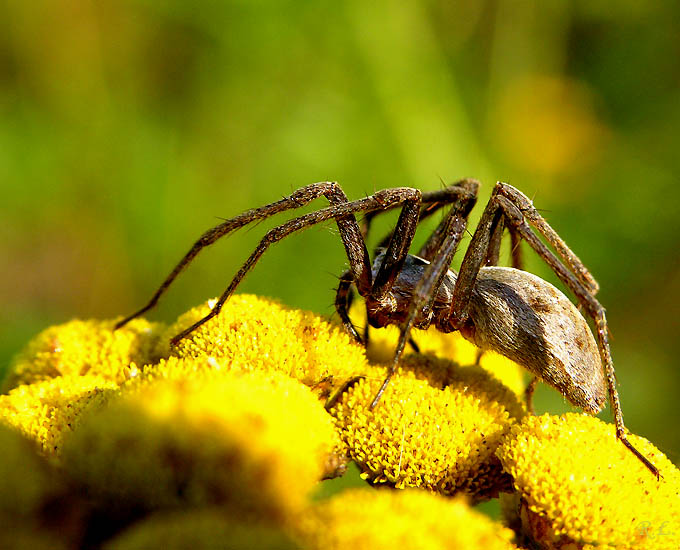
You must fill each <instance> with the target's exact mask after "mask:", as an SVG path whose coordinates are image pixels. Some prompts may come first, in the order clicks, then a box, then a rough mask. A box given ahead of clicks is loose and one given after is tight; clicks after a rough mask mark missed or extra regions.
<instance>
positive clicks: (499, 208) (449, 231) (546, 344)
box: [117, 179, 659, 477]
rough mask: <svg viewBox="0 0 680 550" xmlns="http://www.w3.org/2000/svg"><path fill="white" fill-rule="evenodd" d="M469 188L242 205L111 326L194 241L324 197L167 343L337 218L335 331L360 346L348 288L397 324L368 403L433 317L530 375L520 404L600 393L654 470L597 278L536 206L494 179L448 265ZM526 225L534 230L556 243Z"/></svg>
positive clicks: (303, 194) (320, 190)
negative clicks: (343, 266)
mask: <svg viewBox="0 0 680 550" xmlns="http://www.w3.org/2000/svg"><path fill="white" fill-rule="evenodd" d="M478 188H479V183H478V182H477V181H475V180H472V179H465V180H461V181H459V182H457V183H454V184H452V185H449V186H447V187H445V188H443V189H441V190H438V191H433V192H428V193H421V192H420V191H419V190H417V189H412V188H408V187H396V188H390V189H383V190H381V191H378V192H376V193H374V194H373V195H370V196H367V197H365V198H362V199H358V200H355V201H350V200H348V199H347V196H346V195H345V193H344V192H343V191H342V189H341V188H340V186H339V185H338V184H337V183H334V182H321V183H313V184H311V185H307V186H305V187H302V188H300V189H298V190H296V191H295V192H293V193H292V194H291V195H290V196H288V197H285V198H283V199H281V200H279V201H276V202H273V203H271V204H268V205H266V206H262V207H260V208H254V209H252V210H248V211H246V212H244V213H242V214H240V215H238V216H236V217H234V218H231V219H228V220H226V221H224V222H223V223H221V224H219V225H217V226H216V227H213V228H212V229H209V230H208V231H206V232H205V233H204V234H203V235H202V236H201V237H200V238H199V239H198V240H197V241H196V242H195V243H194V245H193V246H192V247H191V249H190V250H189V252H188V253H187V254H186V255H185V256H184V257H183V258H182V260H181V261H180V262H179V263H178V264H177V265H176V266H175V268H174V269H173V270H172V272H171V273H170V274H169V275H168V277H167V278H166V279H165V281H163V283H162V284H161V286H160V287H159V288H158V290H157V291H156V293H155V294H154V295H153V296H152V298H151V300H150V301H149V303H148V304H147V305H145V306H144V307H143V308H142V309H140V310H139V311H136V312H135V313H133V314H132V315H130V316H129V317H127V318H125V319H123V320H122V321H120V322H119V323H118V324H117V328H118V327H121V326H123V325H124V324H126V323H127V322H128V321H130V320H131V319H134V318H135V317H138V316H139V315H141V314H143V313H144V312H146V311H148V310H149V309H151V308H152V307H154V306H155V305H156V303H157V302H158V299H159V298H160V296H161V295H162V294H163V293H164V292H165V291H166V290H167V288H168V287H169V286H170V284H171V283H172V282H173V281H174V280H175V278H176V277H177V275H179V273H180V272H181V271H182V270H183V269H184V268H185V267H186V266H187V265H188V264H189V263H190V262H191V261H192V260H193V259H194V258H195V257H196V255H197V254H198V253H199V252H200V251H201V250H202V249H203V248H205V247H206V246H209V245H211V244H212V243H214V242H215V241H216V240H217V239H219V238H220V237H223V236H224V235H227V234H228V233H230V232H232V231H234V230H236V229H238V228H240V227H243V226H244V225H247V224H249V223H252V222H254V221H258V220H262V219H264V218H268V217H269V216H272V215H274V214H277V213H279V212H283V211H286V210H290V209H294V208H298V207H301V206H303V205H306V204H308V203H309V202H310V201H312V200H314V199H316V198H318V197H320V196H324V197H326V199H328V201H329V202H330V206H329V207H326V208H322V209H320V210H317V211H314V212H311V213H308V214H304V215H302V216H299V217H296V218H293V219H291V220H289V221H287V222H286V223H283V224H282V225H279V226H277V227H275V228H273V229H271V230H269V231H268V232H267V234H266V235H265V236H264V238H263V239H262V240H261V241H260V243H259V245H258V246H257V248H256V249H255V251H254V252H253V253H252V254H251V255H250V257H249V258H248V259H247V260H246V262H245V263H244V264H243V266H242V267H241V269H239V271H238V272H237V273H236V275H235V276H234V278H233V279H232V281H231V283H230V284H229V287H228V288H227V289H226V290H225V291H224V293H223V294H222V295H221V296H220V298H219V299H218V300H217V303H216V304H215V305H214V307H213V308H212V310H211V311H210V313H209V314H208V315H206V316H205V317H204V318H203V319H201V320H200V321H198V322H197V323H195V324H193V325H192V326H190V327H189V328H187V329H186V330H184V331H182V332H181V333H180V334H178V335H176V336H175V337H174V338H173V339H172V343H177V341H179V340H180V339H182V338H184V337H185V336H187V335H188V334H189V333H191V332H192V331H193V330H195V329H196V328H197V327H199V326H201V325H202V324H203V323H205V322H206V321H208V320H209V319H211V318H212V317H214V316H216V315H217V314H218V313H219V312H220V310H221V308H222V306H223V305H224V303H225V302H226V301H227V300H228V299H229V296H231V294H232V293H233V292H234V290H235V289H236V287H237V286H238V285H239V283H240V282H241V280H242V279H243V278H244V277H245V275H246V274H247V273H248V271H250V269H251V268H252V267H253V266H254V265H255V263H256V262H257V261H258V260H259V259H260V257H261V256H262V254H263V253H264V252H265V251H266V250H267V248H268V247H269V246H270V245H271V244H273V243H275V242H277V241H280V240H281V239H283V238H285V237H287V236H288V235H290V234H291V233H294V232H296V231H299V230H302V229H305V228H308V227H310V226H312V225H314V224H318V223H320V222H324V221H327V220H335V222H336V223H337V225H338V229H339V231H340V236H341V238H342V242H343V244H344V247H345V251H346V253H347V258H348V260H349V269H348V270H347V271H346V272H345V273H343V275H342V276H341V277H340V284H339V287H338V290H337V294H336V300H335V306H336V309H337V311H338V314H339V315H340V318H341V319H342V322H343V324H344V326H345V328H346V329H347V331H348V332H349V333H350V334H351V335H352V336H353V337H354V338H355V339H356V340H357V341H358V342H360V343H363V342H362V338H361V336H360V335H359V333H358V332H357V330H356V328H355V327H354V326H353V324H352V322H351V320H350V318H349V315H348V307H349V303H350V301H351V288H352V287H355V288H356V289H357V291H358V293H359V294H360V295H361V296H362V297H363V298H364V300H365V302H366V313H367V318H368V322H369V324H370V325H371V326H373V327H383V326H385V325H390V324H395V325H398V326H399V327H400V337H399V341H398V344H397V348H396V350H395V354H394V360H393V361H392V363H391V365H390V368H389V371H388V374H387V376H386V378H385V380H384V382H383V384H382V386H381V388H380V390H379V391H378V393H377V394H376V396H375V398H374V400H373V402H372V404H371V408H373V407H375V406H376V405H377V403H378V401H379V400H380V397H381V396H382V394H383V392H384V391H385V388H386V387H387V385H388V384H389V381H390V378H391V377H392V375H393V374H394V372H395V371H396V368H397V366H398V364H399V360H400V357H401V355H402V353H403V351H404V346H405V344H406V342H407V341H409V335H410V331H411V329H412V328H413V327H417V328H423V329H424V328H427V327H429V326H430V325H432V324H433V325H434V326H435V327H436V328H437V329H438V330H440V331H442V332H453V331H456V330H458V331H460V332H461V333H462V335H463V336H464V337H465V338H466V339H468V340H470V341H471V342H473V343H474V344H476V345H477V346H478V347H479V348H481V349H482V350H485V349H491V350H494V351H496V352H498V353H500V354H502V355H504V356H506V357H508V358H510V359H512V360H513V361H515V362H516V363H518V364H520V365H522V366H524V367H525V368H526V369H527V370H529V371H530V372H531V373H532V374H533V375H534V378H533V380H532V381H531V383H530V384H529V386H528V387H527V401H528V402H529V403H530V399H531V395H532V392H533V389H534V387H535V385H536V382H537V381H538V380H539V379H540V380H543V381H544V382H546V383H548V384H550V385H551V386H553V387H555V388H556V389H557V390H558V391H559V392H560V393H562V395H564V396H565V397H566V398H567V399H568V400H569V401H570V402H571V403H572V404H574V405H576V406H578V407H580V408H582V409H584V410H585V411H587V412H588V413H591V414H595V413H597V412H599V411H600V410H602V408H603V407H604V405H605V401H606V394H607V391H608V393H609V402H610V404H611V407H612V410H613V413H614V420H615V423H616V435H617V437H618V439H619V440H620V441H621V442H622V443H623V444H624V445H625V446H626V447H627V448H628V449H629V450H630V451H632V452H633V453H634V454H635V456H636V457H637V458H638V459H639V460H641V461H642V462H643V463H644V465H645V466H646V467H647V468H648V469H649V470H650V471H651V472H652V473H653V474H654V475H656V476H657V477H658V476H659V471H658V470H657V468H656V467H655V466H654V465H653V464H652V463H651V462H650V461H649V460H648V459H647V458H646V457H644V456H643V455H642V454H641V453H640V452H639V451H638V450H637V449H636V448H635V447H634V446H633V445H632V444H631V443H630V441H628V439H627V437H626V428H625V426H624V424H623V414H622V412H621V404H620V402H619V396H618V393H617V391H616V382H615V374H614V365H613V363H612V358H611V353H610V350H609V342H608V331H607V320H606V317H605V310H604V308H603V307H602V305H601V304H600V303H599V302H598V300H597V299H596V298H595V294H596V293H597V291H598V288H599V287H598V284H597V282H596V281H595V279H594V278H593V277H592V275H591V274H590V273H589V272H588V270H587V269H586V268H585V266H584V265H583V263H582V262H581V261H580V260H579V259H578V257H577V256H576V255H575V254H574V253H573V252H572V251H571V250H570V249H569V247H568V246H567V245H566V244H565V243H564V241H563V240H562V239H561V238H560V237H559V235H558V234H557V233H556V232H555V231H554V230H553V229H552V228H551V227H550V225H548V223H547V222H546V221H545V220H544V219H543V217H542V216H541V215H540V214H539V213H538V211H537V210H536V209H535V208H534V206H533V204H532V202H531V200H529V199H528V198H527V197H526V196H525V195H524V194H522V193H521V192H520V191H518V190H517V189H515V188H514V187H512V186H510V185H508V184H506V183H497V184H496V186H495V187H494V190H493V192H492V194H491V198H490V199H489V202H488V203H487V205H486V208H485V209H484V212H483V213H482V216H481V219H480V221H479V224H478V225H477V229H476V230H475V232H474V235H473V236H472V240H471V242H470V244H469V246H468V248H467V251H466V253H465V256H464V258H463V262H462V264H461V267H460V271H459V272H458V273H455V272H453V271H452V270H450V269H449V267H450V265H451V261H452V259H453V256H454V254H455V252H456V248H457V247H458V244H459V243H460V241H461V238H462V236H463V234H464V232H465V229H466V225H467V217H468V214H469V213H470V211H471V210H472V207H473V206H474V205H475V202H476V200H477V191H478ZM397 207H401V212H400V215H399V220H398V222H397V225H396V226H395V228H394V230H393V231H392V233H391V234H390V235H388V236H387V237H386V238H385V239H384V240H383V242H382V243H381V244H382V245H383V246H384V247H383V248H381V249H379V250H380V251H379V253H378V254H377V256H376V257H375V259H374V261H373V264H371V261H370V258H369V254H368V250H367V248H366V244H365V240H364V237H365V235H366V233H367V231H368V227H369V225H370V222H371V220H372V218H373V217H374V216H375V215H377V214H380V213H382V212H385V211H387V210H391V209H393V208H397ZM444 207H446V208H448V212H447V213H446V215H445V216H444V217H443V219H442V221H441V222H440V223H439V225H438V226H437V227H436V229H435V230H434V231H433V233H432V234H431V235H430V236H429V238H428V239H427V240H426V242H425V244H424V245H423V246H422V247H421V249H420V251H419V252H418V254H417V255H411V254H409V248H410V246H411V242H412V240H413V237H414V235H415V232H416V227H417V226H418V224H419V222H420V221H422V220H423V219H424V218H426V217H428V216H430V215H431V214H432V213H433V212H435V211H437V210H439V209H441V208H444ZM357 213H364V214H365V215H366V216H365V225H364V228H363V231H362V228H361V227H360V226H359V224H358V222H357V220H356V217H355V214H357ZM532 227H533V229H532ZM504 229H508V231H509V233H510V236H511V238H512V242H513V267H498V266H497V265H496V264H497V263H498V255H499V250H500V242H501V237H502V235H503V232H504ZM534 230H535V231H537V232H538V233H539V234H540V235H542V236H543V238H544V239H545V240H546V241H547V242H548V243H549V244H550V246H551V247H552V248H553V249H554V252H553V250H551V249H550V248H548V246H546V245H545V244H544V243H543V241H542V240H541V239H539V237H538V236H537V234H536V233H535V232H534ZM520 239H524V240H525V241H527V242H528V243H529V245H530V246H531V247H532V248H533V249H534V250H535V251H536V253H537V254H538V255H539V256H540V257H541V258H542V259H543V260H544V261H545V262H546V263H547V264H548V265H549V266H550V268H551V269H552V270H553V271H554V272H555V274H556V275H557V276H558V277H559V279H560V280H561V281H562V282H563V283H564V284H565V285H566V286H567V287H568V288H569V290H571V292H573V294H574V295H575V297H576V298H577V300H578V302H579V304H580V306H581V307H582V308H583V310H584V311H585V313H586V314H587V315H588V316H589V317H590V318H591V319H592V321H593V324H594V327H595V329H596V336H597V342H596V340H595V338H594V337H593V335H592V333H591V331H590V328H589V326H588V323H587V322H586V321H585V319H584V318H583V316H582V315H581V314H580V313H579V311H578V310H577V308H576V307H575V306H574V304H572V303H571V301H570V300H569V299H568V298H567V297H566V296H565V295H564V294H562V292H560V291H559V290H557V289H556V288H555V287H554V286H553V285H551V284H550V283H548V282H546V281H544V280H543V279H541V278H539V277H537V276H535V275H533V274H531V273H528V272H526V271H523V270H521V269H520V267H521V260H520V255H519V249H518V245H519V242H520Z"/></svg>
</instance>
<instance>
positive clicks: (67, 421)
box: [0, 374, 117, 458]
mask: <svg viewBox="0 0 680 550" xmlns="http://www.w3.org/2000/svg"><path fill="white" fill-rule="evenodd" d="M116 387H117V386H116V383H115V382H112V381H111V380H109V379H106V378H104V377H103V376H98V375H91V374H88V375H84V376H78V375H73V374H71V375H68V376H57V377H55V378H49V379H47V380H43V381H42V382H35V383H33V384H23V385H21V386H18V387H16V388H14V389H13V390H11V391H10V392H9V393H8V394H7V395H0V421H1V422H2V423H4V424H6V425H8V426H11V427H13V428H15V429H16V430H18V431H19V432H21V433H23V434H24V435H25V436H26V437H28V438H29V439H32V440H33V441H35V442H36V443H37V444H38V445H39V446H40V450H41V451H42V453H43V454H44V455H45V456H47V457H53V458H54V457H58V456H59V454H60V452H61V444H62V439H63V437H64V435H65V434H67V433H70V432H71V431H72V429H73V428H74V425H75V423H76V422H77V419H78V417H79V415H80V413H81V412H82V411H83V410H84V409H85V408H86V407H88V406H89V405H90V403H91V402H92V400H93V399H96V398H99V397H100V395H101V394H102V393H105V392H110V391H111V390H112V389H113V388H116Z"/></svg>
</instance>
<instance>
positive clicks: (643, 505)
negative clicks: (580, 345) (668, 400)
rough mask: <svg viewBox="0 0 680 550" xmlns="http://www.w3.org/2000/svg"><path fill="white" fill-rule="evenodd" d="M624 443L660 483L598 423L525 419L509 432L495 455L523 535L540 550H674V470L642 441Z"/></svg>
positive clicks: (679, 540)
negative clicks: (508, 479) (513, 494)
mask: <svg viewBox="0 0 680 550" xmlns="http://www.w3.org/2000/svg"><path fill="white" fill-rule="evenodd" d="M629 439H630V441H631V443H632V444H633V445H635V447H636V448H637V449H638V450H639V451H640V452H641V453H642V454H643V455H644V456H646V457H647V458H648V459H649V460H651V461H652V462H653V463H654V465H655V466H656V467H657V468H659V470H660V472H661V475H662V476H663V477H662V478H661V479H660V480H657V479H656V478H655V477H654V475H652V474H651V472H649V470H648V469H647V468H646V467H645V466H644V465H643V464H642V463H641V462H640V461H639V460H638V459H637V458H636V457H635V456H634V455H633V454H632V453H631V452H630V451H629V450H628V449H626V447H624V446H623V445H622V444H621V442H619V441H618V440H617V439H616V434H615V429H614V426H612V425H610V424H606V423H604V422H602V421H600V420H598V419H597V418H594V417H591V416H588V415H583V414H575V413H570V414H565V415H563V416H561V417H557V416H550V415H543V416H530V417H526V418H525V420H524V422H522V423H521V424H519V425H516V426H514V427H513V429H512V431H511V433H510V434H508V436H507V437H506V438H505V439H504V441H503V443H502V444H501V446H500V447H499V449H498V452H497V454H498V456H499V458H500V460H501V462H502V464H503V468H504V469H505V470H506V471H507V472H508V473H510V475H512V477H513V479H514V485H515V488H516V489H517V492H518V494H519V497H520V500H519V502H518V507H517V508H516V509H515V514H514V515H516V516H517V519H518V521H519V523H520V524H521V530H522V531H523V534H524V535H525V536H528V537H529V538H530V539H531V540H533V541H534V543H536V544H538V545H540V547H541V548H586V547H588V545H594V546H597V547H598V548H600V547H606V548H617V549H618V548H621V549H626V548H630V549H633V548H635V549H650V550H651V549H654V550H663V549H669V550H670V549H673V550H677V548H679V547H680V470H678V469H677V468H676V467H675V466H674V465H673V464H672V463H671V462H670V461H669V460H668V459H667V458H666V457H665V456H664V455H663V453H661V452H660V451H659V450H658V449H656V448H655V447H654V446H653V445H652V444H651V443H649V442H648V441H647V440H645V439H643V438H641V437H637V436H635V435H630V436H629ZM570 545H571V546H570Z"/></svg>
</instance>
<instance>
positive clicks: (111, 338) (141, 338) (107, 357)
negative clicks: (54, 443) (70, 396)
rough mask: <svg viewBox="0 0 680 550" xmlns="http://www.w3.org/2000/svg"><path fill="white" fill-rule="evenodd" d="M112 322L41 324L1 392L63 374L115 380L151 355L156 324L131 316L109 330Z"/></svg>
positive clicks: (10, 372)
mask: <svg viewBox="0 0 680 550" xmlns="http://www.w3.org/2000/svg"><path fill="white" fill-rule="evenodd" d="M114 322H115V321H95V320H90V321H81V320H74V321H70V322H68V323H64V324H63V325H55V326H53V327H49V328H48V329H45V330H44V331H42V332H41V333H40V334H38V335H37V336H36V337H35V338H33V339H32V340H31V341H30V342H29V343H28V344H27V345H26V347H25V348H24V349H23V350H22V351H21V352H19V353H18V354H17V356H16V357H15V358H14V359H13V361H12V365H11V366H10V371H9V375H8V377H7V379H6V380H5V381H4V384H3V392H7V391H8V390H10V389H12V388H15V387H17V386H19V385H20V384H31V383H33V382H39V381H41V380H48V379H50V378H54V377H56V376H65V375H80V376H82V375H85V374H92V375H99V376H102V377H104V378H106V379H107V380H112V381H114V382H116V383H118V384H120V383H121V382H123V381H124V380H126V379H127V378H128V377H129V376H130V372H131V371H132V372H134V371H135V370H136V369H137V367H138V366H140V365H144V364H146V363H151V362H154V361H155V360H156V358H155V357H154V356H153V354H152V349H153V348H155V347H156V341H157V339H158V336H159V331H160V328H161V325H159V324H158V323H149V322H148V321H145V320H144V319H135V320H133V321H131V322H130V323H129V324H127V325H126V326H125V327H123V328H121V329H119V330H115V331H114V330H113V325H114Z"/></svg>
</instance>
